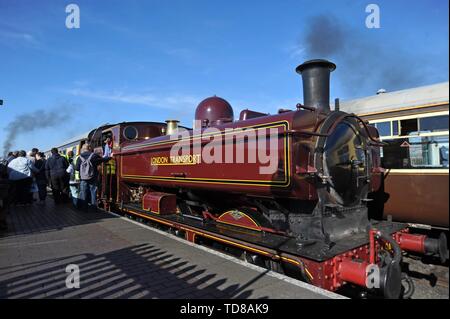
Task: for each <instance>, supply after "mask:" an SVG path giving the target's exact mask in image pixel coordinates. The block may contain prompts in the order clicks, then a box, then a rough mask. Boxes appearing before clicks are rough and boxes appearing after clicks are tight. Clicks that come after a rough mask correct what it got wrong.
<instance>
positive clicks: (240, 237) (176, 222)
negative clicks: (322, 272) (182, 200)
mask: <svg viewBox="0 0 450 319" xmlns="http://www.w3.org/2000/svg"><path fill="white" fill-rule="evenodd" d="M122 210H123V211H124V212H126V213H130V214H132V215H135V216H139V217H141V218H145V219H148V220H151V221H153V222H156V223H160V224H163V225H166V226H168V227H173V228H175V229H180V230H184V231H190V232H192V233H194V234H196V235H198V236H200V237H205V238H209V239H212V240H216V241H218V242H222V243H226V244H228V245H231V246H236V247H240V248H242V249H244V250H249V251H253V252H255V253H258V254H261V255H264V256H268V257H271V258H274V257H278V258H280V259H290V258H294V259H296V258H298V257H300V258H307V259H310V260H313V261H317V262H322V261H325V260H328V259H330V258H333V257H334V256H336V255H339V254H342V253H345V252H347V251H350V250H352V249H355V248H357V247H360V246H362V245H365V244H368V243H369V238H368V235H367V234H366V233H361V234H355V235H352V236H349V237H348V238H345V239H344V240H340V241H338V242H336V243H334V245H332V247H327V246H325V245H324V244H319V243H315V244H311V245H308V246H302V247H300V246H299V245H298V244H297V242H296V240H295V238H286V237H285V236H282V235H278V234H273V233H268V232H258V231H252V230H247V229H243V228H237V227H234V226H228V225H222V224H218V223H214V222H210V221H209V222H208V221H207V222H203V221H200V220H196V219H192V218H186V217H184V216H182V215H180V214H172V215H163V216H161V215H157V214H153V213H151V212H148V211H145V210H143V209H142V208H140V207H139V206H137V205H131V204H123V205H122ZM373 225H374V226H375V227H376V228H377V229H378V230H380V231H382V232H384V233H386V234H392V233H395V232H397V231H399V230H401V229H404V228H405V224H401V223H391V224H389V223H387V222H383V221H381V222H376V223H374V224H373Z"/></svg>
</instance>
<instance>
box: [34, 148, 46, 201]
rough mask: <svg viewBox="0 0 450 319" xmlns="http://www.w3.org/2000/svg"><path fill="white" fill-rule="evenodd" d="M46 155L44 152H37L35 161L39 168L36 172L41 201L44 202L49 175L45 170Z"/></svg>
mask: <svg viewBox="0 0 450 319" xmlns="http://www.w3.org/2000/svg"><path fill="white" fill-rule="evenodd" d="M45 163H46V160H45V155H44V153H42V152H37V153H36V161H35V162H34V166H35V167H36V169H37V170H38V173H36V174H35V176H34V177H35V179H36V184H37V187H38V193H39V203H40V204H44V203H45V199H46V198H47V176H46V171H45Z"/></svg>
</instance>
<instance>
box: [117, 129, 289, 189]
mask: <svg viewBox="0 0 450 319" xmlns="http://www.w3.org/2000/svg"><path fill="white" fill-rule="evenodd" d="M273 123H280V124H278V125H272V126H267V127H261V128H260V129H262V128H266V129H267V128H272V127H278V126H285V127H286V130H289V122H288V121H286V120H282V121H277V122H270V123H264V124H261V125H268V124H273ZM281 123H282V124H281ZM261 125H260V126H261ZM249 127H254V126H246V127H244V128H249ZM215 134H216V135H223V134H227V133H225V132H221V133H215ZM228 134H231V132H230V133H228ZM190 139H191V137H189V138H185V140H190ZM290 141H291V138H290V136H289V134H286V136H285V137H284V141H283V142H284V147H285V152H284V155H285V158H284V167H285V169H284V171H285V174H284V180H283V181H268V182H267V181H266V180H233V179H213V178H198V177H188V178H184V177H169V176H152V175H148V176H145V175H128V174H127V175H124V174H123V155H122V154H121V155H120V175H121V177H122V178H134V179H140V180H160V181H176V182H182V183H203V184H219V185H230V184H232V185H243V186H263V187H265V186H272V187H289V186H290V185H291V174H290V170H291V167H290V166H291V163H290ZM164 142H167V141H164ZM171 142H176V141H171ZM167 143H169V142H167ZM152 146H153V145H152ZM130 147H131V145H130ZM234 182H243V183H234ZM245 182H259V184H251V183H245ZM262 182H263V183H262ZM264 182H266V183H264ZM284 183H287V184H286V185H285V184H284Z"/></svg>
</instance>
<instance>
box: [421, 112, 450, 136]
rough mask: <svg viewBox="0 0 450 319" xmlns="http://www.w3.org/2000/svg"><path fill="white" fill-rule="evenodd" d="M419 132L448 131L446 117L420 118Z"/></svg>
mask: <svg viewBox="0 0 450 319" xmlns="http://www.w3.org/2000/svg"><path fill="white" fill-rule="evenodd" d="M419 121H420V131H421V132H424V131H425V132H439V131H448V115H441V116H431V117H424V118H420V119H419Z"/></svg>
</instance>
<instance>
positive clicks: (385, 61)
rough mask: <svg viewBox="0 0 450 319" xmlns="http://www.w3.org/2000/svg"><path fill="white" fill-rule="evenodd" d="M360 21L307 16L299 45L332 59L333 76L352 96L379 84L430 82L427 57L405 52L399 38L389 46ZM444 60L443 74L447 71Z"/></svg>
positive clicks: (405, 46) (371, 90) (406, 85)
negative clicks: (352, 24) (351, 24)
mask: <svg viewBox="0 0 450 319" xmlns="http://www.w3.org/2000/svg"><path fill="white" fill-rule="evenodd" d="M360 25H361V27H360V28H356V27H352V26H350V25H349V24H348V23H345V22H343V21H341V20H340V19H339V18H338V17H336V16H334V15H319V16H315V17H312V18H311V19H309V21H308V20H307V23H306V26H307V27H306V33H305V34H304V37H302V39H301V43H300V44H299V45H300V46H302V47H303V48H304V52H305V53H306V55H307V58H308V59H313V58H326V59H330V60H331V61H333V62H335V63H336V65H337V67H338V69H337V72H336V74H335V75H334V76H335V77H336V79H337V80H339V82H340V84H341V85H342V87H343V88H344V89H345V90H346V93H347V94H349V95H351V96H354V95H359V96H362V95H373V94H375V92H376V91H377V90H378V89H380V88H385V89H386V90H388V91H394V90H401V89H406V88H411V87H414V86H420V85H426V84H432V83H429V82H428V78H427V75H431V73H432V72H433V70H432V69H433V68H430V59H429V57H417V55H415V54H412V53H411V52H408V43H401V41H402V39H399V42H398V43H396V45H395V47H391V45H389V44H388V43H387V42H386V41H383V39H382V38H380V37H378V38H377V34H376V32H377V31H376V30H374V29H367V28H366V27H365V23H364V21H361V24H360ZM413 56H414V57H413ZM445 63H447V66H446V69H445V65H443V68H440V70H442V71H441V72H442V74H445V72H447V73H448V62H445ZM443 80H444V79H443ZM363 92H364V93H363Z"/></svg>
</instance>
